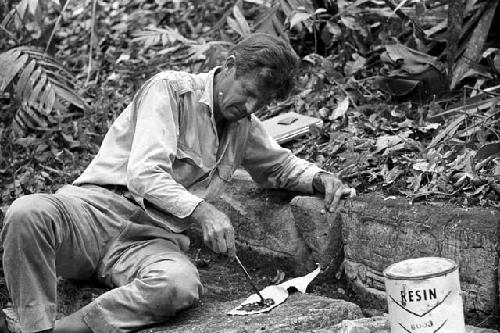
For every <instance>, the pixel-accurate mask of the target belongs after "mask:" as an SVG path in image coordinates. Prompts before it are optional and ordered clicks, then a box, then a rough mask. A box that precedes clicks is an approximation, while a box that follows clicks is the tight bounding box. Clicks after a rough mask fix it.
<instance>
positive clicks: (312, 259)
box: [290, 196, 344, 274]
mask: <svg viewBox="0 0 500 333" xmlns="http://www.w3.org/2000/svg"><path fill="white" fill-rule="evenodd" d="M290 205H291V208H292V213H293V217H294V219H295V226H296V227H297V231H298V232H299V235H300V237H301V238H302V240H304V243H305V246H306V248H307V250H308V255H307V256H303V257H302V261H303V265H304V266H305V267H306V268H307V269H311V268H312V267H313V266H314V263H319V264H320V265H321V267H322V269H323V270H324V271H325V273H326V274H329V273H333V274H335V273H337V271H338V269H339V267H340V265H341V264H342V261H343V259H344V249H343V245H342V234H341V230H342V223H341V219H340V215H339V214H330V213H327V214H321V210H322V208H324V201H323V200H322V199H321V198H318V197H313V196H296V197H295V198H293V200H292V201H291V203H290Z"/></svg>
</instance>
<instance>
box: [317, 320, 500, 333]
mask: <svg viewBox="0 0 500 333" xmlns="http://www.w3.org/2000/svg"><path fill="white" fill-rule="evenodd" d="M465 329H466V332H467V333H498V331H496V330H493V329H488V328H480V327H474V326H466V328H465ZM315 333H391V326H390V323H389V320H388V318H387V316H376V317H371V318H361V319H354V320H344V321H342V322H341V323H340V324H337V325H334V326H333V327H328V328H323V329H320V330H318V331H316V332H315Z"/></svg>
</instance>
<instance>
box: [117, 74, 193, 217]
mask: <svg viewBox="0 0 500 333" xmlns="http://www.w3.org/2000/svg"><path fill="white" fill-rule="evenodd" d="M177 115H178V108H177V102H176V99H175V95H174V92H173V90H172V88H171V86H170V85H169V83H168V81H167V80H164V79H162V80H156V81H152V82H150V83H149V84H147V85H145V87H144V88H143V89H142V90H141V91H140V92H139V94H138V95H137V96H136V99H135V101H134V110H133V116H134V117H135V122H136V126H135V133H134V139H133V142H132V148H131V152H130V157H129V161H128V164H127V186H128V188H129V190H130V191H131V192H132V193H133V194H135V195H138V196H139V197H142V198H144V200H147V201H148V202H149V203H151V204H153V205H154V206H155V207H156V208H158V209H160V210H162V211H165V212H167V213H170V214H172V215H174V216H176V217H178V218H185V217H187V216H189V215H191V213H192V212H193V210H194V209H195V208H196V206H197V205H198V204H199V203H200V202H201V201H202V200H203V199H201V198H199V197H197V196H195V195H193V194H191V193H190V192H189V191H188V190H187V189H186V188H185V187H184V186H182V185H181V184H179V183H178V182H176V181H175V180H174V179H173V178H172V165H173V163H174V161H175V159H176V153H177V139H178V124H177Z"/></svg>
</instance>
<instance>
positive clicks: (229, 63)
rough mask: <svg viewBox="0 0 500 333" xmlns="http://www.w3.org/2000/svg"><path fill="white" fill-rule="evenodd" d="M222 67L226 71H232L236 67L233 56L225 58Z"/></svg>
mask: <svg viewBox="0 0 500 333" xmlns="http://www.w3.org/2000/svg"><path fill="white" fill-rule="evenodd" d="M224 67H225V68H227V69H232V68H234V67H236V58H235V57H234V55H230V56H229V57H227V58H226V62H225V63H224Z"/></svg>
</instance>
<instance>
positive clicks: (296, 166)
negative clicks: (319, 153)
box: [242, 116, 322, 193]
mask: <svg viewBox="0 0 500 333" xmlns="http://www.w3.org/2000/svg"><path fill="white" fill-rule="evenodd" d="M242 166H243V167H244V168H245V169H246V170H247V171H248V172H249V173H250V175H251V176H252V178H253V180H254V181H255V182H256V183H257V184H259V185H260V186H263V187H271V188H283V189H287V190H291V191H300V192H305V193H312V192H313V186H312V181H313V178H314V175H315V174H316V173H318V172H320V171H322V169H321V168H319V167H318V166H316V165H315V164H312V163H309V162H307V161H306V160H304V159H301V158H298V157H296V156H295V155H293V154H292V153H291V152H290V150H288V149H285V148H283V147H281V146H280V145H279V144H278V143H277V142H276V141H275V140H274V139H273V138H272V137H271V136H270V135H269V134H268V133H267V132H266V130H265V129H264V126H263V125H262V122H261V121H260V120H258V119H257V118H256V117H255V116H252V127H251V130H250V133H249V140H248V146H247V150H246V152H245V157H244V160H243V162H242Z"/></svg>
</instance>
